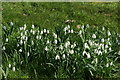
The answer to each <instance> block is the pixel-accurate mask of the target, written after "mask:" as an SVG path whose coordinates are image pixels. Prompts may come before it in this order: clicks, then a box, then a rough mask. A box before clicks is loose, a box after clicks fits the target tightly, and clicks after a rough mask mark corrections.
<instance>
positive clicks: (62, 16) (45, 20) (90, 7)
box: [2, 2, 119, 31]
mask: <svg viewBox="0 0 120 80" xmlns="http://www.w3.org/2000/svg"><path fill="white" fill-rule="evenodd" d="M2 6H3V11H2V12H3V14H2V22H3V24H5V23H9V22H11V21H12V22H15V24H17V25H18V26H23V25H22V24H27V25H29V26H31V24H34V25H36V26H40V27H45V28H54V27H60V26H61V25H62V24H65V21H66V20H76V22H74V23H72V25H74V27H76V25H78V24H89V25H90V26H93V25H95V26H106V27H111V29H114V30H116V31H117V30H118V17H119V16H118V3H115V2H113V3H110V2H109V3H82V2H81V3H76V2H73V3H42V2H37V3H33V2H20V3H19V2H17V3H2Z"/></svg>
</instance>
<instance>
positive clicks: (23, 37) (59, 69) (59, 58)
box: [2, 22, 120, 80]
mask: <svg viewBox="0 0 120 80" xmlns="http://www.w3.org/2000/svg"><path fill="white" fill-rule="evenodd" d="M119 38H120V33H117V32H115V31H111V30H110V29H109V28H106V27H90V26H89V25H88V24H87V25H82V26H81V27H80V29H78V30H74V29H73V28H72V27H71V25H65V27H57V28H55V30H54V31H53V30H48V29H46V28H40V27H37V26H34V25H32V26H27V25H26V24H24V26H23V27H17V25H15V24H13V23H12V22H11V23H10V24H9V25H5V26H3V40H2V42H3V44H2V46H3V48H2V52H3V60H4V61H3V66H4V68H3V69H4V70H5V72H4V75H3V76H4V77H6V78H7V77H9V75H10V72H11V71H12V72H17V71H18V72H19V71H23V72H25V73H28V77H29V78H30V77H33V78H44V77H45V78H81V79H82V78H83V79H87V80H90V79H94V78H105V77H112V76H114V75H113V73H115V72H116V71H117V67H116V63H117V61H118V59H119V57H118V56H119V55H120V51H119V49H120V41H119ZM5 74H7V76H6V75H5Z"/></svg>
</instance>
